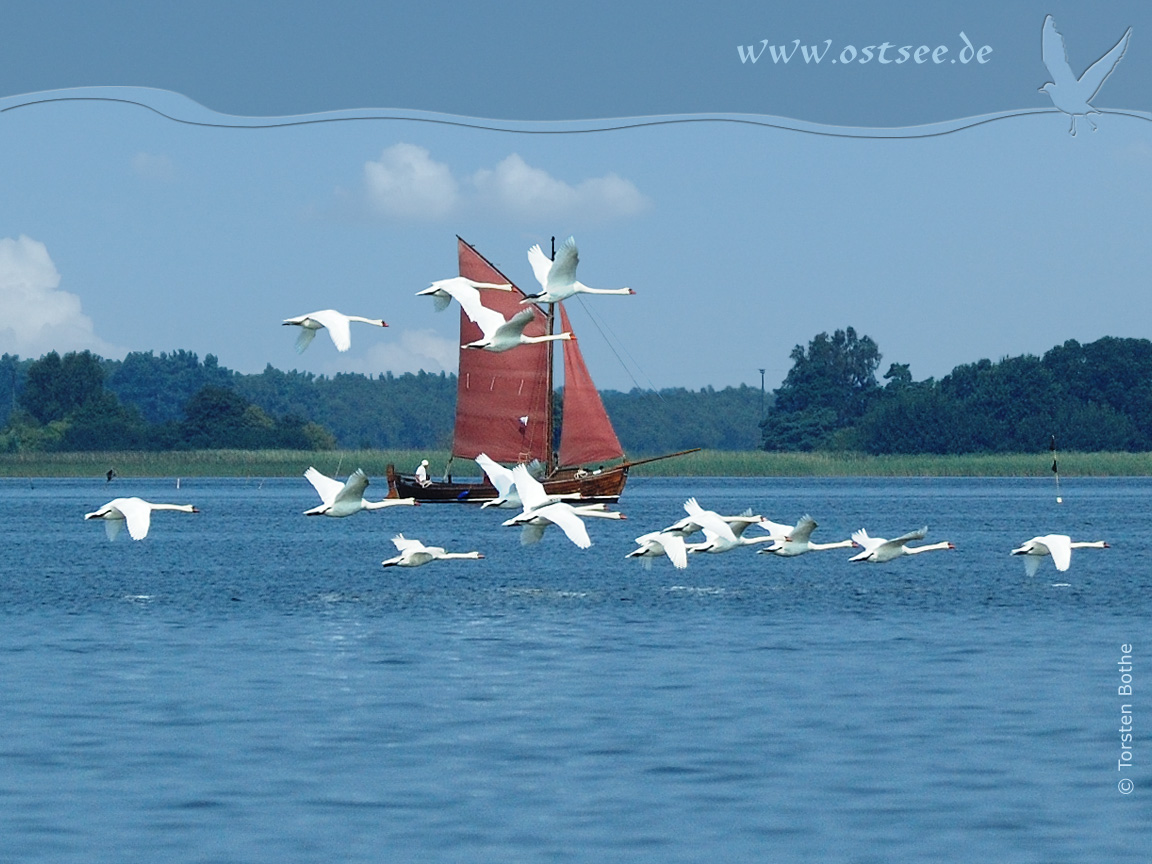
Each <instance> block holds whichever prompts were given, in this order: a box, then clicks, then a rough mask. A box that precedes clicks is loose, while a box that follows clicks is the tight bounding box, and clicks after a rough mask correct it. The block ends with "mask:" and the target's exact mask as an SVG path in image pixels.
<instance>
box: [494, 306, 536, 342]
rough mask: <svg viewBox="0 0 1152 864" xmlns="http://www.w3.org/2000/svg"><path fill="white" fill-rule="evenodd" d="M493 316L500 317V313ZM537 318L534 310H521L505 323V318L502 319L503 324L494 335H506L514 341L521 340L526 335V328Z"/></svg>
mask: <svg viewBox="0 0 1152 864" xmlns="http://www.w3.org/2000/svg"><path fill="white" fill-rule="evenodd" d="M493 314H495V315H499V314H500V313H499V312H494V313H493ZM535 317H536V313H535V311H533V310H532V309H521V310H520V311H519V312H517V313H516V314H515V315H513V316H512V317H511V318H509V319H508V320H507V321H504V320H503V318H501V321H502V322H503V323H501V324H500V325H499V326H498V327H497V328H496V332H495V334H493V335H496V334H499V335H505V334H506V335H507V336H509V337H510V338H511V339H513V340H519V339H520V337H521V336H522V335H523V333H524V328H525V327H527V326H528V325H529V323H531V322H532V320H533V319H534V318H535Z"/></svg>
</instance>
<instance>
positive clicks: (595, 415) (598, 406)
mask: <svg viewBox="0 0 1152 864" xmlns="http://www.w3.org/2000/svg"><path fill="white" fill-rule="evenodd" d="M557 305H558V306H560V331H561V332H568V331H571V329H572V326H571V325H570V324H569V323H568V313H567V312H565V311H564V306H563V305H562V304H557ZM563 344H564V417H563V420H564V428H563V429H562V431H561V432H560V464H561V465H562V466H573V465H588V464H591V463H593V462H605V461H609V460H613V459H621V458H623V456H624V450H623V448H622V447H621V446H620V441H619V439H618V438H617V437H616V432H615V430H613V429H612V422H611V421H610V420H609V419H608V412H607V411H605V410H604V403H603V402H602V401H601V399H600V394H599V393H598V392H597V391H596V385H595V384H594V383H592V377H591V376H590V375H589V374H588V367H587V366H585V365H584V356H583V355H582V354H581V353H580V348H579V345H578V343H577V342H576V341H575V340H572V341H566V342H564V343H563ZM517 350H519V349H517Z"/></svg>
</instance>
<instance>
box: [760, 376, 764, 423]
mask: <svg viewBox="0 0 1152 864" xmlns="http://www.w3.org/2000/svg"><path fill="white" fill-rule="evenodd" d="M760 420H761V422H763V420H764V370H763V369H761V370H760Z"/></svg>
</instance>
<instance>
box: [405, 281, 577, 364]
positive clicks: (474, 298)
mask: <svg viewBox="0 0 1152 864" xmlns="http://www.w3.org/2000/svg"><path fill="white" fill-rule="evenodd" d="M438 291H440V292H442V293H444V294H447V295H448V296H450V297H454V298H456V302H458V303H459V304H460V308H461V309H463V310H464V314H465V315H467V316H468V320H470V321H471V322H472V323H473V324H475V325H476V326H477V327H479V328H480V332H481V333H482V334H483V335H482V336H481V337H480V338H479V339H477V340H476V341H475V342H469V343H467V344H466V345H463V346H461V347H463V348H479V349H483V350H485V351H492V352H493V353H501V352H503V351H510V350H512V349H513V348H516V347H517V346H520V345H535V344H536V343H538V342H552V341H554V340H556V339H564V340H569V339H574V338H576V337H574V336H573V335H572V334H571V333H553V334H551V335H548V336H525V335H524V328H525V327H527V326H528V325H529V324H531V323H532V321H533V320H534V319H535V317H536V313H535V312H534V311H533V310H531V309H522V310H520V311H519V312H517V313H516V314H515V315H513V316H512V317H511V318H509V319H505V318H504V316H503V315H501V314H500V313H499V312H497V311H496V310H495V309H489V308H488V307H487V306H485V305H484V304H483V303H482V302H480V291H479V290H478V289H477V288H475V287H473V285H472V283H471V281H470V280H468V279H461V280H452V279H445V280H443V281H442V282H441V283H439V288H438ZM420 293H421V294H423V293H424V292H423V291H421V292H420Z"/></svg>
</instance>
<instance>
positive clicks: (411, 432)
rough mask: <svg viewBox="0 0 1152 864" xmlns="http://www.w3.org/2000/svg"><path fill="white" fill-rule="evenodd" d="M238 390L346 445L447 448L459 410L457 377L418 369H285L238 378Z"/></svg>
mask: <svg viewBox="0 0 1152 864" xmlns="http://www.w3.org/2000/svg"><path fill="white" fill-rule="evenodd" d="M236 391H237V392H238V393H240V394H241V395H242V396H244V398H246V399H248V400H250V401H252V402H253V403H255V404H256V405H259V406H260V407H261V408H263V409H264V410H265V411H267V412H268V413H269V414H277V415H280V414H296V415H299V416H301V417H308V418H310V419H312V420H315V421H316V422H318V423H321V424H322V425H323V426H324V427H325V428H326V429H328V430H330V431H331V432H332V434H333V435H334V436H335V437H336V441H337V444H338V445H339V446H341V447H356V448H379V449H421V448H429V447H432V448H437V449H447V448H448V447H449V445H450V443H451V440H452V426H453V423H454V419H455V413H456V376H454V375H451V376H449V375H445V374H443V373H440V374H432V373H428V372H418V373H416V374H411V373H407V374H404V375H400V376H393V375H391V374H386V375H380V376H377V377H375V378H371V377H368V376H365V375H358V374H339V375H335V376H333V377H332V378H325V377H316V376H314V375H312V374H311V373H305V372H296V371H292V372H281V371H280V370H278V369H274V368H272V366H267V367H266V368H265V369H264V371H263V372H262V373H260V374H259V375H241V376H237V380H236Z"/></svg>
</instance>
